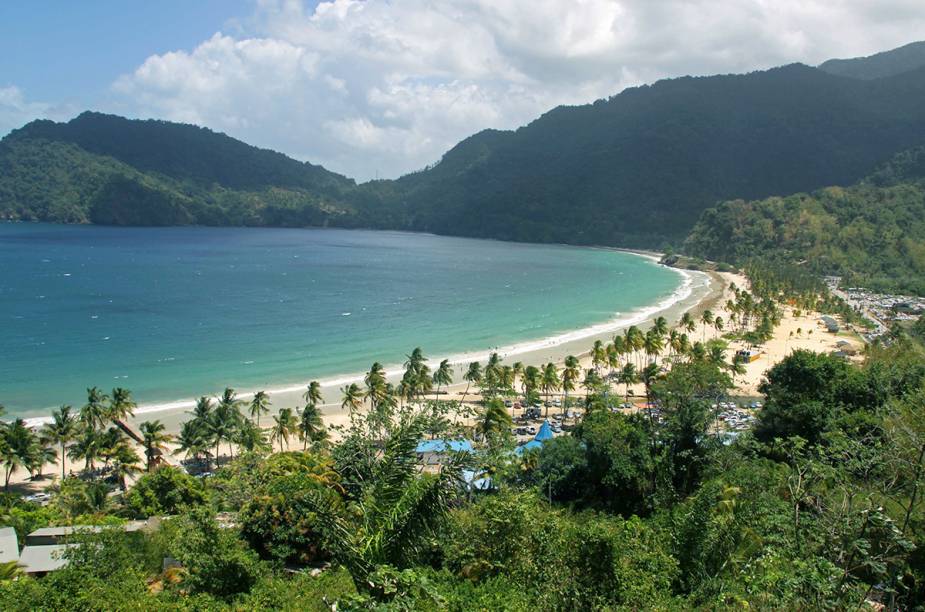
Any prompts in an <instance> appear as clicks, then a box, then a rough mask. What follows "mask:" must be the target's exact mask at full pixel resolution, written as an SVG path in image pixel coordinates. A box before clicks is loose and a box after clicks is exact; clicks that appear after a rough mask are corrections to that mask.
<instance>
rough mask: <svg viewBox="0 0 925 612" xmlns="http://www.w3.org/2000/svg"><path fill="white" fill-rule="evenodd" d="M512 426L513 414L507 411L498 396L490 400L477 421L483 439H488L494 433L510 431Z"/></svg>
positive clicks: (477, 428) (477, 430)
mask: <svg viewBox="0 0 925 612" xmlns="http://www.w3.org/2000/svg"><path fill="white" fill-rule="evenodd" d="M510 428H511V415H509V414H508V413H507V409H506V408H505V407H504V402H502V401H501V400H500V399H499V398H497V397H493V398H491V399H490V400H488V404H486V405H485V408H484V409H483V410H482V411H481V413H479V416H478V420H477V421H476V424H475V431H476V433H477V434H479V436H480V437H481V439H482V440H486V439H488V438H489V437H490V436H492V435H493V434H497V433H501V432H503V431H509V430H510Z"/></svg>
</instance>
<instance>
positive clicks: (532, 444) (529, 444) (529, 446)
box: [514, 440, 543, 455]
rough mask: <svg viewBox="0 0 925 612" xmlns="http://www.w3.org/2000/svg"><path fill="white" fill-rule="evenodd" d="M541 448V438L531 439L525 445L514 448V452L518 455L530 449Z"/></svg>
mask: <svg viewBox="0 0 925 612" xmlns="http://www.w3.org/2000/svg"><path fill="white" fill-rule="evenodd" d="M541 448H543V443H542V442H540V441H539V440H530V441H529V442H527V443H526V444H524V445H523V446H518V447H517V448H516V449H514V452H515V453H517V454H518V455H522V454H524V453H525V452H526V451H528V450H540V449H541Z"/></svg>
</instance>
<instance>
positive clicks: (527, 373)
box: [522, 365, 543, 404]
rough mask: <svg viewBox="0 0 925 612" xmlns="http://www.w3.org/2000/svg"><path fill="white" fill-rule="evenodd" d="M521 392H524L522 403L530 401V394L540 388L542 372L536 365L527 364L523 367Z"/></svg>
mask: <svg viewBox="0 0 925 612" xmlns="http://www.w3.org/2000/svg"><path fill="white" fill-rule="evenodd" d="M522 382H523V392H524V403H525V404H526V403H527V402H529V401H530V396H531V395H532V394H533V393H535V392H536V390H537V389H539V388H540V385H541V384H543V383H542V372H540V369H539V368H538V367H536V366H532V365H530V366H527V367H526V369H524V377H523V381H522Z"/></svg>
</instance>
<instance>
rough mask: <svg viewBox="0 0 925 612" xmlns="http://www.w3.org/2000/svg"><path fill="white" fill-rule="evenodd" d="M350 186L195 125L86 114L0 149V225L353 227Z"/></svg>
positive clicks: (26, 131) (32, 127) (34, 126)
mask: <svg viewBox="0 0 925 612" xmlns="http://www.w3.org/2000/svg"><path fill="white" fill-rule="evenodd" d="M352 189H355V184H354V182H353V181H352V180H350V179H347V178H345V177H343V176H340V175H338V174H334V173H333V172H329V171H327V170H325V169H324V168H322V167H320V166H313V165H311V164H305V163H302V162H298V161H296V160H294V159H291V158H289V157H286V156H285V155H283V154H281V153H277V152H275V151H268V150H265V149H258V148H256V147H252V146H250V145H247V144H245V143H243V142H241V141H239V140H235V139H233V138H231V137H229V136H226V135H224V134H218V133H215V132H212V131H211V130H207V129H205V128H200V127H196V126H191V125H184V124H178V123H170V122H167V121H134V120H128V119H124V118H122V117H116V116H113V115H102V114H99V113H89V112H88V113H83V114H82V115H80V116H79V117H77V118H75V119H73V120H72V121H70V122H67V123H54V122H51V121H34V122H32V123H30V124H28V125H26V126H25V127H23V128H21V129H19V130H15V131H13V132H12V133H10V134H9V135H8V136H7V137H6V138H4V139H3V140H2V141H0V218H9V219H27V220H43V221H59V222H65V223H86V222H93V223H104V224H116V225H185V224H191V223H198V224H205V225H296V226H302V225H323V224H327V223H330V222H332V220H333V222H335V223H338V224H340V225H350V223H351V222H350V221H349V218H351V217H352V216H353V212H352V210H351V209H350V207H349V206H345V205H344V204H343V198H342V197H341V195H342V193H343V192H344V191H348V190H352Z"/></svg>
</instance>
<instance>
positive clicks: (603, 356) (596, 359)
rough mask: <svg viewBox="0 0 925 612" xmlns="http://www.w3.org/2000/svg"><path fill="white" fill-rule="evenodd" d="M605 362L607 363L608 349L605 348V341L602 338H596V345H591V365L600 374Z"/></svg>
mask: <svg viewBox="0 0 925 612" xmlns="http://www.w3.org/2000/svg"><path fill="white" fill-rule="evenodd" d="M605 363H607V351H606V350H605V348H604V343H603V342H601V341H600V340H595V341H594V346H592V347H591V365H593V366H594V369H595V370H597V373H598V374H600V373H601V366H602V365H604V364H605Z"/></svg>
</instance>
